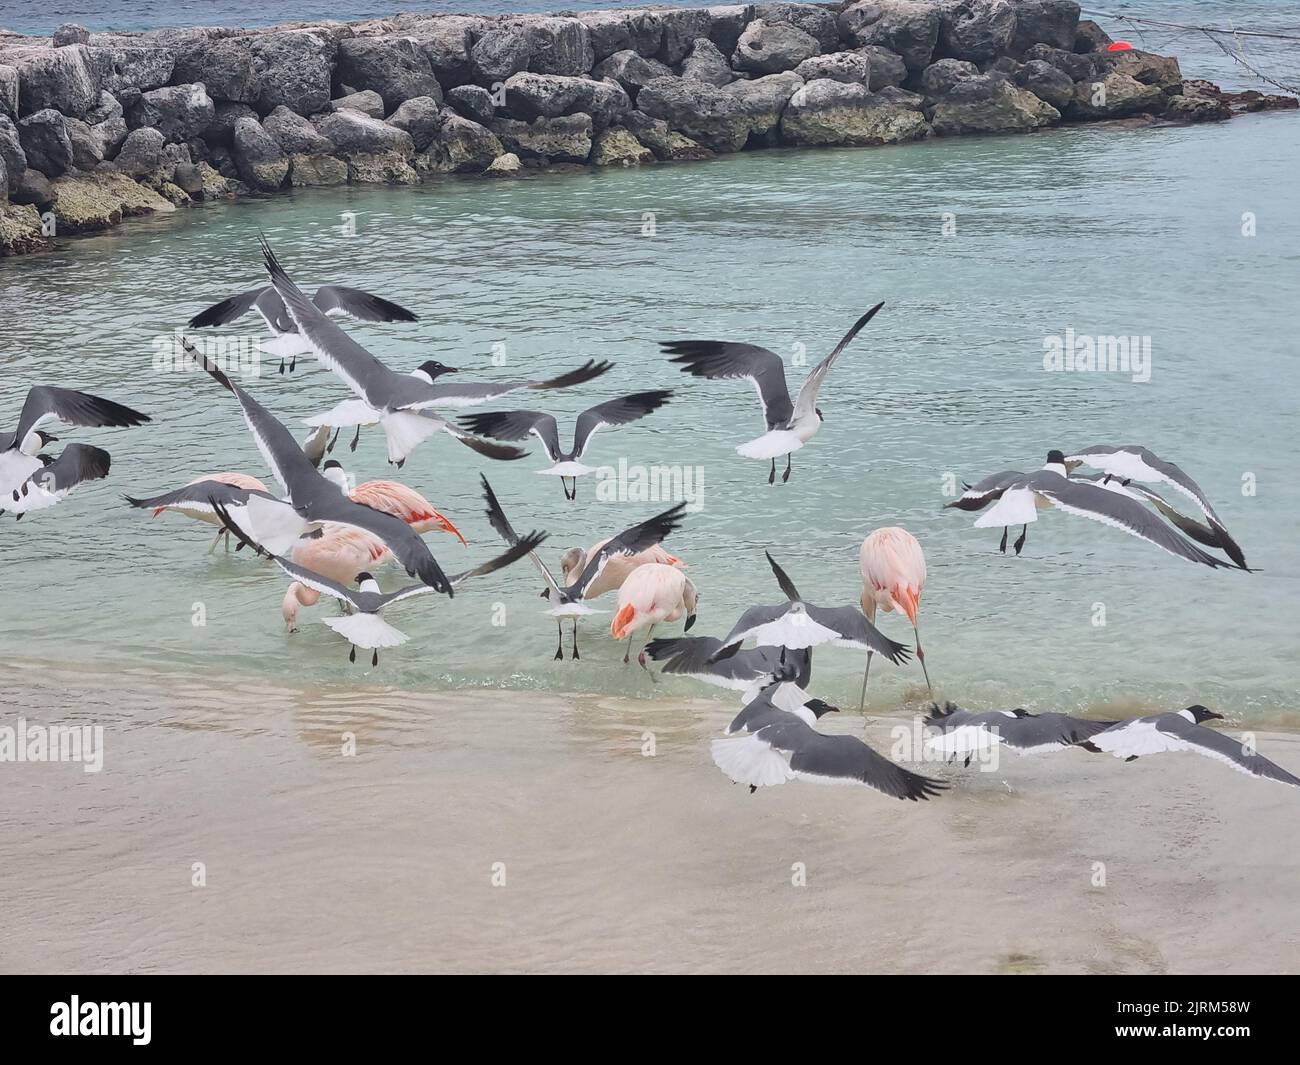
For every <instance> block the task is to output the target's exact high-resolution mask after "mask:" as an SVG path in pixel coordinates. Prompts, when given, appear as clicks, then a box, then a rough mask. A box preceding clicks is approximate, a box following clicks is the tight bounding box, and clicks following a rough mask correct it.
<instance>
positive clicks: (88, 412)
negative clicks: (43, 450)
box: [11, 385, 149, 446]
mask: <svg viewBox="0 0 1300 1065" xmlns="http://www.w3.org/2000/svg"><path fill="white" fill-rule="evenodd" d="M51 418H57V419H58V420H59V421H61V422H65V423H67V424H68V425H80V426H127V425H140V424H141V423H143V422H147V421H149V415H147V414H141V413H140V412H139V411H138V410H132V409H131V408H130V407H125V406H123V405H122V404H121V403H114V402H113V401H112V400H111V399H103V398H102V397H100V396H92V395H91V394H90V393H89V392H78V391H76V390H75V389H71V388H58V387H56V386H54V385H33V386H32V387H31V389H30V390H29V391H28V393H27V398H26V399H25V400H24V401H23V409H22V410H21V411H20V412H19V414H18V428H17V430H16V431H15V433H14V436H13V442H12V444H11V446H13V445H21V444H22V442H23V440H24V439H25V438H26V436H27V434H28V433H30V432H31V431H32V430H33V429H35V428H36V427H37V426H38V425H40V424H42V423H43V422H47V421H49V420H50V419H51Z"/></svg>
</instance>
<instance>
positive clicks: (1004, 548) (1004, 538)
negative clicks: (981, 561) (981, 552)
mask: <svg viewBox="0 0 1300 1065" xmlns="http://www.w3.org/2000/svg"><path fill="white" fill-rule="evenodd" d="M1008 532H1010V530H1009V529H1008V528H1007V527H1006V526H1005V525H1004V526H1002V542H1001V543H1000V544H998V550H999V551H1001V552H1002V553H1003V554H1004V555H1005V554H1006V553H1007V533H1008Z"/></svg>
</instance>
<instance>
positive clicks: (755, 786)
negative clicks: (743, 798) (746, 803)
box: [749, 784, 758, 795]
mask: <svg viewBox="0 0 1300 1065" xmlns="http://www.w3.org/2000/svg"><path fill="white" fill-rule="evenodd" d="M756 791H758V785H757V784H751V785H750V786H749V793H750V794H751V795H753V794H754V792H756Z"/></svg>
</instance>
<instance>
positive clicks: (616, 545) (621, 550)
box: [479, 474, 686, 661]
mask: <svg viewBox="0 0 1300 1065" xmlns="http://www.w3.org/2000/svg"><path fill="white" fill-rule="evenodd" d="M479 476H480V479H481V480H482V481H483V494H484V496H485V498H486V499H487V504H488V521H489V522H490V523H491V525H492V528H493V529H495V530H496V533H497V535H498V536H500V537H501V539H502V540H504V541H505V542H506V543H507V544H510V545H511V546H513V545H514V544H516V543H518V542H519V541H520V536H519V534H518V533H516V532H515V530H514V528H513V527H512V526H511V524H510V520H509V519H508V518H507V517H506V515H505V511H503V510H502V509H501V504H500V503H499V502H498V501H497V497H496V493H495V492H493V491H492V486H491V485H489V484H488V482H487V478H486V477H483V476H482V475H481V474H480V475H479ZM685 511H686V504H685V503H678V504H677V505H676V506H675V507H672V508H671V509H669V510H665V511H664V512H663V513H662V514H656V515H655V516H654V517H653V518H649V519H647V520H646V521H643V522H641V523H640V524H639V525H633V526H631V527H630V528H627V529H624V530H623V531H622V532H621V533H619V534H618V535H617V536H613V537H610V539H608V540H606V541H605V543H604V545H602V547H601V548H600V550H599V551H596V552H595V553H594V554H592V555H591V557H590V558H588V559H587V563H586V565H584V566H583V567H582V570H581V571H580V572H578V573H577V574H576V576H575V577H574V579H573V580H572V581H571V582H570V583H569V584H566V585H561V584H560V582H559V581H557V580H556V579H555V576H554V575H553V574H552V573H551V571H550V570H549V569H547V568H546V563H545V562H543V561H542V560H541V557H540V556H539V555H537V554H536V553H530V554H529V557H530V558H531V559H532V560H533V564H534V565H535V566H536V567H537V569H538V570H539V571H540V572H541V574H542V579H543V580H545V581H546V586H547V587H546V591H544V592H543V593H542V594H543V595H544V596H545V597H546V598H547V599H548V600H549V601H550V603H551V608H550V610H548V611H547V613H549V614H550V615H551V616H552V617H553V618H555V627H556V630H557V631H558V633H559V644H558V646H557V647H556V648H555V659H556V661H559V660H560V659H562V658H563V657H564V623H563V620H562V619H563V618H566V617H571V618H573V657H574V658H577V657H578V618H579V617H581V616H582V615H583V614H594V613H597V611H596V610H594V609H592V608H591V607H589V606H587V604H586V603H584V602H583V597H584V596H585V595H586V593H587V591H588V590H589V589H591V588H592V586H593V585H595V583H596V579H597V578H598V577H599V576H600V575H601V573H602V572H603V571H604V569H605V567H606V566H607V565H609V562H610V560H611V559H614V558H618V557H620V556H623V555H635V554H636V553H637V552H638V551H644V550H645V549H646V548H647V547H650V546H651V545H653V544H657V543H660V542H661V541H662V540H664V538H666V537H667V536H668V534H669V533H671V532H673V531H674V530H676V529H677V528H678V527H680V525H681V521H682V515H683V514H684V513H685Z"/></svg>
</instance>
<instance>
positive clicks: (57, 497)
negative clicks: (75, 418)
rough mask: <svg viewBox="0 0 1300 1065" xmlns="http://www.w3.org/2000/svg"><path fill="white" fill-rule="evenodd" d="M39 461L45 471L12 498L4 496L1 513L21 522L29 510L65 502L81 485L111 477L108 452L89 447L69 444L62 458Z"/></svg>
mask: <svg viewBox="0 0 1300 1065" xmlns="http://www.w3.org/2000/svg"><path fill="white" fill-rule="evenodd" d="M37 459H38V460H39V461H40V462H41V463H42V467H41V469H39V470H38V471H37V472H36V473H33V474H32V475H31V476H30V477H28V478H27V480H25V481H24V482H23V483H22V484H21V485H19V486H18V487H17V488H15V489H14V490H13V493H12V496H11V498H7V499H6V498H4V497H0V514H5V513H10V514H13V515H15V517H16V520H17V519H21V518H22V516H23V515H24V514H26V513H27V512H28V511H32V510H44V509H45V508H46V507H52V506H55V505H56V504H58V503H62V502H63V501H64V500H65V499H67V498H68V495H69V493H71V491H72V490H73V489H74V488H76V487H77V485H79V484H82V483H84V482H85V481H98V480H100V479H101V478H104V477H107V476H108V468H109V465H110V464H111V462H112V458H111V457H110V455H109V453H108V452H107V451H104V450H102V449H101V448H97V447H91V446H90V445H89V444H69V445H68V446H67V447H65V448H64V449H63V451H62V452H61V453H60V454H59V456H58V458H52V457H51V456H49V455H38V456H37Z"/></svg>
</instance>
